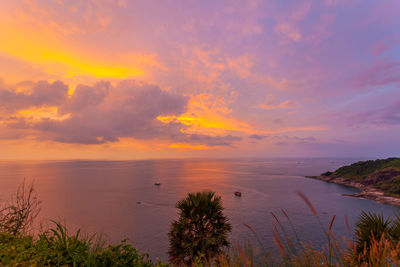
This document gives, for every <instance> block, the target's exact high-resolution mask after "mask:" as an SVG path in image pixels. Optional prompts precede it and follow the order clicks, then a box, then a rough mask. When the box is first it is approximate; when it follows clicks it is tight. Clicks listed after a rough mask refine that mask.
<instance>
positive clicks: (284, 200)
mask: <svg viewBox="0 0 400 267" xmlns="http://www.w3.org/2000/svg"><path fill="white" fill-rule="evenodd" d="M355 161H357V160H354V159H353V160H349V159H240V160H207V159H191V160H141V161H0V201H6V200H7V199H8V197H9V196H10V195H11V194H12V193H13V192H15V191H16V189H17V187H18V185H19V184H20V183H21V182H22V181H23V180H24V179H26V180H27V181H31V180H34V181H35V188H36V191H37V194H38V196H39V198H40V199H41V201H42V210H41V213H40V216H39V218H38V219H37V222H36V226H35V227H36V228H38V227H39V225H40V224H42V225H46V224H48V223H49V219H56V220H60V221H62V222H64V223H66V224H67V226H68V228H70V229H71V230H76V229H78V228H81V229H83V231H84V232H86V233H93V232H99V233H101V234H102V235H103V237H104V238H105V239H106V240H107V241H108V242H111V243H113V242H119V241H121V240H122V239H124V238H128V239H129V241H130V242H131V243H132V244H133V245H134V246H136V247H137V248H138V249H139V250H140V251H141V252H148V253H150V255H151V256H152V258H153V259H156V258H159V259H161V260H167V251H168V238H167V233H168V230H169V227H170V224H171V222H172V221H173V220H174V219H176V218H177V209H176V208H175V203H176V202H177V201H178V200H180V199H182V198H184V197H185V196H186V195H187V193H188V192H195V191H202V190H213V191H215V192H216V194H217V195H219V196H221V197H222V201H223V206H224V207H225V214H226V216H227V217H228V218H229V220H230V222H231V224H232V228H233V231H232V234H231V237H230V238H231V241H232V242H234V243H241V242H244V241H246V240H248V239H250V241H252V242H255V238H256V237H255V236H254V234H253V233H252V232H251V231H250V230H249V229H248V228H247V227H246V226H245V225H244V224H247V225H249V226H251V227H252V229H253V230H254V232H255V233H256V235H257V238H258V239H259V240H260V241H261V242H262V244H263V246H264V247H265V248H266V249H270V250H271V251H272V252H273V253H274V251H275V252H276V251H277V247H276V245H275V242H274V239H273V235H272V215H271V212H273V213H274V214H276V215H277V216H278V217H279V218H280V220H281V221H282V223H284V222H285V217H284V216H283V215H282V211H281V210H282V209H283V210H285V211H286V213H287V214H288V215H289V216H290V218H291V220H292V221H293V223H294V225H295V228H296V231H297V233H298V235H299V236H300V238H301V239H302V241H311V242H313V243H314V244H315V245H321V244H324V243H326V238H325V236H324V234H323V232H322V229H321V226H320V223H319V221H318V220H317V218H315V217H314V216H313V215H312V213H311V211H310V209H309V208H308V206H307V205H306V204H305V203H304V201H303V200H302V199H301V198H300V197H299V196H298V194H296V192H297V191H300V192H302V193H303V194H304V195H306V196H307V197H308V198H309V200H310V201H311V202H312V204H313V205H314V206H315V208H316V210H317V211H318V214H319V219H320V221H321V222H322V225H323V226H324V227H328V225H329V222H330V220H331V218H332V216H333V215H336V219H335V222H334V227H333V229H334V231H335V233H336V234H337V235H342V236H347V237H350V236H351V234H352V233H349V232H348V230H347V227H346V224H345V218H346V217H347V218H348V221H349V223H350V224H351V225H352V224H354V222H355V220H356V219H357V216H359V214H360V212H361V211H362V210H365V211H373V212H378V213H382V214H384V215H390V214H393V212H394V211H396V210H398V208H397V207H394V206H390V205H383V204H379V203H376V202H373V201H370V200H364V199H357V198H351V197H345V196H342V194H349V193H355V192H358V191H357V190H356V189H353V188H349V187H345V186H341V185H335V184H330V183H326V182H323V181H317V180H313V179H308V178H305V177H304V176H306V175H318V174H320V173H322V172H324V171H328V170H335V169H336V168H338V167H340V166H342V165H344V164H349V163H352V162H355ZM154 182H160V183H161V186H154ZM234 191H241V192H242V197H240V198H239V197H235V196H234ZM138 202H140V204H138ZM289 234H290V231H289Z"/></svg>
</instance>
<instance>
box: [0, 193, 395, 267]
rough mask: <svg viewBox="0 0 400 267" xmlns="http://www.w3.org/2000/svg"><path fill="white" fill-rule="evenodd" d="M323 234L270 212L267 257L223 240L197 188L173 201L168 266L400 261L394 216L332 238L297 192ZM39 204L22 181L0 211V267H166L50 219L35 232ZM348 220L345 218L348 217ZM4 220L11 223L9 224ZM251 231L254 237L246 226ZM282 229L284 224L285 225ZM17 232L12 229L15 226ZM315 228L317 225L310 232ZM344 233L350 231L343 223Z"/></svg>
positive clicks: (212, 205) (370, 219)
mask: <svg viewBox="0 0 400 267" xmlns="http://www.w3.org/2000/svg"><path fill="white" fill-rule="evenodd" d="M298 195H299V196H300V198H301V199H302V200H303V201H304V202H305V204H306V205H307V206H308V207H309V209H310V211H311V215H312V216H314V218H315V219H316V221H317V222H318V223H319V225H320V230H321V231H322V233H323V234H324V235H325V236H326V241H327V242H326V245H325V246H323V247H320V246H318V247H315V246H313V244H312V243H310V242H308V241H303V240H300V239H299V236H298V235H297V232H296V228H295V226H294V225H295V223H293V222H292V221H291V219H290V216H289V215H288V214H287V213H286V212H285V211H284V210H282V211H281V214H274V213H271V215H272V217H273V233H274V239H275V243H276V246H277V248H278V249H279V250H280V255H279V256H277V257H275V258H272V257H271V256H270V255H271V253H270V252H269V250H268V249H266V247H269V245H270V244H262V242H260V241H259V240H258V245H257V246H254V245H253V244H251V243H244V244H233V245H232V246H230V244H229V243H228V241H227V240H228V234H229V232H230V231H231V226H230V224H229V222H228V221H227V219H226V217H225V216H224V215H223V213H222V212H223V207H222V204H221V199H220V197H217V196H215V194H214V193H213V192H199V193H192V194H188V196H187V197H186V198H185V199H183V200H181V201H179V202H178V203H177V208H178V209H179V210H180V213H179V215H180V217H179V219H178V220H177V221H175V222H173V223H172V225H171V230H170V232H169V238H170V251H169V254H170V264H171V265H173V266H199V267H200V266H201V267H202V266H235V267H236V266H354V267H355V266H388V267H389V266H400V216H399V215H397V214H395V216H394V217H388V218H384V217H383V216H381V215H376V214H371V213H365V212H363V213H362V214H361V216H360V217H359V220H358V221H357V223H356V225H355V229H354V231H353V236H354V238H353V239H346V238H343V237H338V236H335V234H334V232H333V225H334V222H335V218H336V216H333V217H332V219H331V221H330V223H329V225H326V226H325V225H324V224H323V223H322V222H321V220H320V218H319V214H318V212H317V211H316V209H315V208H314V207H313V205H312V203H311V202H310V201H309V200H308V199H307V197H306V196H305V195H304V194H302V193H300V192H298ZM38 210H40V202H39V201H38V200H37V198H36V195H35V194H34V190H33V185H31V186H30V187H27V188H26V187H25V185H23V186H21V187H20V189H19V193H17V195H16V197H15V198H14V199H13V200H12V201H11V202H10V203H8V204H7V205H6V206H5V207H4V208H3V209H1V213H0V226H1V228H0V229H1V231H0V265H1V266H145V267H146V266H167V264H162V263H153V262H152V261H151V260H150V258H149V255H147V254H140V253H139V252H138V251H137V250H136V249H135V248H133V247H132V246H131V245H129V244H127V242H126V240H124V241H122V242H121V243H120V244H117V245H108V246H105V245H104V241H101V239H100V238H96V235H93V236H82V235H81V233H80V231H79V230H78V231H77V232H75V233H73V234H71V233H69V232H68V230H67V228H66V227H65V226H64V225H62V224H60V223H58V222H55V221H51V222H52V227H50V228H48V229H47V230H44V231H41V232H40V233H38V234H35V235H32V234H28V233H27V230H28V226H30V225H31V223H32V220H33V219H34V218H35V217H36V216H37V213H38ZM346 222H347V221H346ZM7 224H9V225H7ZM245 226H246V227H248V228H249V230H250V232H252V233H253V234H255V232H254V230H253V229H252V228H251V227H250V226H249V225H245ZM285 226H289V229H286V228H285ZM16 229H18V231H16ZM315 230H317V229H315ZM348 231H349V232H351V230H350V228H349V226H348Z"/></svg>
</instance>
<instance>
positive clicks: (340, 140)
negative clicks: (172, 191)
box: [0, 0, 400, 159]
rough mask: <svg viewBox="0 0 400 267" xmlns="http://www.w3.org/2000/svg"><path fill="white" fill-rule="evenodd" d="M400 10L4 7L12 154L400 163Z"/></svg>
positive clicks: (1, 125)
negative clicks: (337, 159) (380, 160)
mask: <svg viewBox="0 0 400 267" xmlns="http://www.w3.org/2000/svg"><path fill="white" fill-rule="evenodd" d="M399 12H400V1H398V0H382V1H375V0H374V1H372V0H371V1H367V0H354V1H352V0H325V1H323V0H315V1H311V0H310V1H308V0H304V1H297V0H296V1H281V0H268V1H262V0H259V1H258V0H249V1H239V0H232V1H218V0H213V1H205V0H203V1H194V0H193V1H192V0H183V1H168V0H162V1H161V0H159V1H152V0H146V1H133V0H132V1H131V0H125V1H124V0H119V1H117V0H87V1H77V0H76V1H75V0H53V1H51V0H2V1H0V25H1V27H0V147H1V150H0V152H1V153H0V159H140V158H175V157H176V158H180V157H321V156H323V157H359V156H361V157H386V156H400V15H399V14H400V13H399Z"/></svg>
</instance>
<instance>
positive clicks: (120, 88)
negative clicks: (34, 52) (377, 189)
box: [0, 81, 241, 146]
mask: <svg viewBox="0 0 400 267" xmlns="http://www.w3.org/2000/svg"><path fill="white" fill-rule="evenodd" d="M67 90H68V87H67V86H66V85H64V84H63V83H61V82H54V83H52V84H49V83H46V82H39V83H37V84H34V85H33V87H32V93H31V94H23V93H16V92H13V91H12V90H2V91H0V92H2V94H3V95H4V96H6V97H7V99H8V101H9V103H8V105H10V107H13V110H18V109H21V108H22V107H31V106H57V107H58V112H59V115H61V116H65V117H64V118H63V119H56V118H54V117H53V118H50V117H48V118H42V119H41V120H39V121H38V120H33V121H30V120H27V119H24V118H21V117H18V116H13V115H12V114H11V115H9V116H8V118H7V120H3V121H6V125H7V127H8V128H9V129H13V130H14V131H15V130H18V131H19V132H21V131H22V130H25V131H27V132H28V131H29V133H30V134H31V136H35V137H36V138H37V139H39V140H52V141H56V142H63V143H76V144H102V143H107V142H116V141H118V140H119V139H120V138H125V137H132V138H135V139H142V140H150V139H163V140H167V141H170V142H185V143H190V144H202V145H207V146H232V145H233V143H234V142H236V141H239V140H241V138H239V137H236V136H231V135H226V136H208V135H204V134H187V133H184V132H183V131H182V129H185V128H186V127H188V126H186V125H184V124H182V123H180V122H177V121H173V122H169V123H164V122H161V121H160V120H158V119H157V117H158V116H179V115H181V114H183V113H184V112H186V111H187V104H188V101H189V98H188V97H187V96H183V95H180V94H177V93H174V92H172V91H165V90H162V89H161V88H160V87H158V86H156V85H151V84H145V83H137V82H134V81H123V82H120V83H119V84H117V85H116V86H111V85H110V83H108V82H99V83H96V84H95V85H93V86H88V85H78V86H77V87H76V89H75V91H74V93H73V95H72V96H69V97H67V95H66V93H67ZM2 101H3V100H2ZM10 103H11V104H14V106H12V105H11V104H10ZM10 107H9V108H8V111H9V112H10V111H11V110H12V109H11V108H10Z"/></svg>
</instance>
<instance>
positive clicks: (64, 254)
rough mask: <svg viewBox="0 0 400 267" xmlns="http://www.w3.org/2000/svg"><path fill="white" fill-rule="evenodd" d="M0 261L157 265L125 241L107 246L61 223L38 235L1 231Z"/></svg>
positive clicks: (17, 263)
mask: <svg viewBox="0 0 400 267" xmlns="http://www.w3.org/2000/svg"><path fill="white" fill-rule="evenodd" d="M0 262H1V264H2V265H7V266H14V265H38V266H44V265H49V266H154V264H153V263H152V261H151V260H150V259H149V258H148V255H147V254H142V255H141V254H139V253H138V251H137V250H136V249H135V248H133V247H132V246H131V245H129V244H126V242H125V241H122V242H121V243H120V244H118V245H110V246H107V247H104V246H103V245H102V244H101V242H99V241H93V237H92V238H88V237H81V236H80V231H79V230H78V231H77V232H76V233H75V234H74V235H71V234H69V233H68V232H67V229H66V227H65V226H63V225H61V224H59V223H57V222H54V227H53V228H50V229H49V230H47V231H45V232H43V233H41V234H39V235H38V236H37V238H34V237H33V236H30V235H12V234H7V233H1V234H0Z"/></svg>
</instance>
